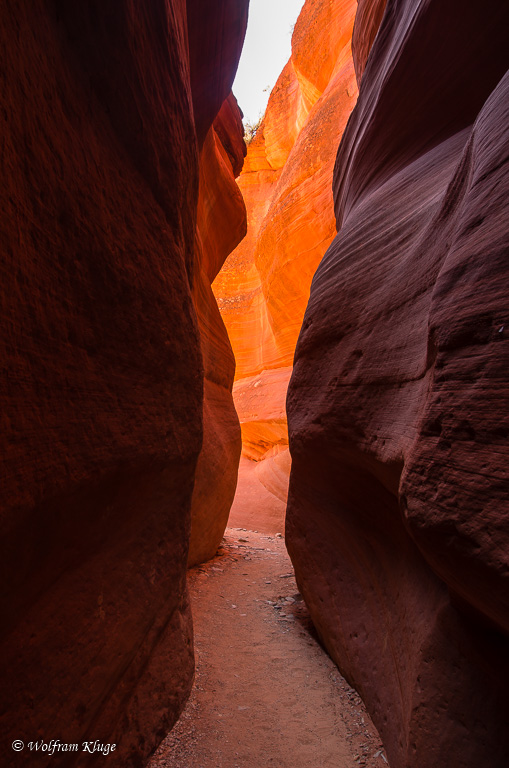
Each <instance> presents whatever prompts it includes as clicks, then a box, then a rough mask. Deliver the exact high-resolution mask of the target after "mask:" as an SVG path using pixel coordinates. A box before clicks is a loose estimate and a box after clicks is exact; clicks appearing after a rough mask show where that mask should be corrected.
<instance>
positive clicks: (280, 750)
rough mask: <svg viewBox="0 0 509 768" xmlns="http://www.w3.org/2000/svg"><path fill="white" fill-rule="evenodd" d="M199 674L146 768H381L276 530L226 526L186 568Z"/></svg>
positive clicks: (375, 742)
mask: <svg viewBox="0 0 509 768" xmlns="http://www.w3.org/2000/svg"><path fill="white" fill-rule="evenodd" d="M189 587H190V592H191V600H192V605H193V616H194V627H195V645H196V661H197V667H196V679H195V685H194V689H193V692H192V695H191V698H190V700H189V702H188V704H187V707H186V709H185V710H184V712H183V714H182V717H181V718H180V720H179V722H178V723H177V725H176V726H175V728H174V729H173V731H172V732H171V733H170V734H169V735H168V736H167V738H166V739H165V741H164V742H163V743H162V744H161V746H160V748H159V749H158V751H157V752H156V754H155V755H154V757H153V758H152V761H151V762H150V764H149V765H150V768H269V767H270V768H357V767H358V766H364V767H365V768H382V767H383V766H386V765H387V762H386V758H385V754H384V752H383V750H382V745H381V743H380V740H379V738H378V734H377V732H376V730H375V728H374V726H373V724H372V723H371V721H370V719H369V716H368V714H367V713H366V711H365V709H364V707H363V705H362V702H361V700H360V699H359V697H358V696H357V694H356V693H355V691H353V690H352V688H350V687H349V685H348V684H347V683H346V682H345V680H344V679H343V678H342V677H341V675H340V673H339V672H338V670H337V668H336V666H335V665H334V664H333V662H332V661H331V660H330V659H329V657H328V656H327V654H326V653H325V651H324V650H323V649H322V648H321V646H320V644H319V642H318V640H317V638H316V635H315V634H314V631H313V626H312V623H311V621H310V618H309V614H308V612H307V609H306V607H305V604H304V602H303V600H302V598H301V596H300V595H299V593H298V591H297V586H296V583H295V579H294V575H293V570H292V566H291V563H290V560H289V557H288V554H287V552H286V549H285V545H284V540H283V538H282V537H281V538H280V534H279V535H275V534H267V533H261V532H255V531H248V530H245V529H242V528H227V530H226V533H225V538H224V540H223V544H222V546H221V548H220V550H219V552H218V554H217V556H216V557H215V558H214V559H213V560H211V561H210V562H208V563H206V564H204V565H202V566H199V567H197V568H194V569H192V570H191V571H190V574H189Z"/></svg>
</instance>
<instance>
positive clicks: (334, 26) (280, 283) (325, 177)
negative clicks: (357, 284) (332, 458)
mask: <svg viewBox="0 0 509 768" xmlns="http://www.w3.org/2000/svg"><path fill="white" fill-rule="evenodd" d="M356 7H357V3H356V2H355V0H335V1H334V2H330V0H307V2H306V3H305V5H304V7H303V9H302V12H301V14H300V16H299V18H298V20H297V23H296V25H295V29H294V32H293V38H292V56H291V58H290V60H289V61H288V63H287V65H286V66H285V68H284V70H283V72H282V73H281V75H280V77H279V79H278V81H277V83H276V86H275V87H274V89H273V91H272V93H271V96H270V99H269V103H268V106H267V110H266V114H265V117H264V120H263V123H262V125H261V127H260V129H259V131H258V132H257V134H256V136H255V138H254V140H253V141H252V142H251V144H250V145H249V147H248V153H247V157H246V161H245V164H244V169H243V171H242V174H241V175H240V178H239V180H238V182H239V186H240V189H241V190H242V194H243V196H244V200H245V202H246V207H247V215H248V234H247V237H246V238H245V240H243V241H242V243H241V244H240V245H239V246H238V248H237V249H236V250H235V251H234V252H233V253H232V254H231V255H230V257H229V258H228V259H227V261H226V263H225V265H224V267H223V269H222V270H221V272H220V273H219V276H218V277H217V278H216V280H215V282H214V285H213V290H214V293H215V295H216V297H217V299H218V304H219V307H220V310H221V314H222V317H223V319H224V322H225V325H226V327H227V329H228V334H229V337H230V340H231V343H232V347H233V351H234V354H235V359H236V362H237V370H236V376H235V378H236V381H235V386H234V400H235V404H236V407H237V411H238V413H239V417H240V421H241V427H242V439H243V454H244V456H246V457H248V458H250V459H254V460H256V461H260V460H262V459H264V458H271V457H273V456H274V455H275V454H277V453H279V452H281V451H284V450H286V449H287V446H288V436H287V425H286V415H285V397H286V389H287V385H288V380H289V377H290V374H291V370H292V363H293V353H294V349H295V344H296V341H297V337H298V334H299V330H300V326H301V323H302V318H303V315H304V310H305V307H306V303H307V300H308V296H309V288H310V285H311V280H312V277H313V274H314V272H315V269H316V267H317V266H318V264H319V262H320V259H321V258H322V256H323V254H324V252H325V250H326V248H327V246H328V245H329V243H330V241H331V240H332V238H333V237H334V234H335V232H336V228H335V219H334V213H333V201H332V172H333V167H334V160H335V154H336V150H337V146H338V144H339V140H340V138H341V134H342V132H343V129H344V127H345V125H346V121H347V119H348V116H349V114H350V112H351V110H352V108H353V106H354V104H355V100H356V97H357V83H356V79H355V72H354V66H353V62H352V56H351V51H350V39H351V36H352V28H353V22H354V15H355V9H356ZM241 106H242V105H241ZM255 395H256V396H255ZM288 466H289V464H288ZM283 497H284V498H285V497H286V496H285V493H283Z"/></svg>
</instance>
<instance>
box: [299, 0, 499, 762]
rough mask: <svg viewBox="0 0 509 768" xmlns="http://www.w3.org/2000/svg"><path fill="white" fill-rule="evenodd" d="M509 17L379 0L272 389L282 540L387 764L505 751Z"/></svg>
mask: <svg viewBox="0 0 509 768" xmlns="http://www.w3.org/2000/svg"><path fill="white" fill-rule="evenodd" d="M360 10H362V12H363V13H366V8H365V7H361V6H360ZM368 16H369V14H368ZM508 30H509V12H508V7H507V4H506V3H503V2H496V3H493V4H492V5H491V7H490V9H489V11H488V9H487V8H486V5H485V4H483V3H481V2H477V1H476V2H471V3H468V4H467V5H465V4H461V3H458V2H453V1H452V0H448V1H447V2H436V1H435V0H428V1H427V2H424V1H418V0H413V1H410V0H397V1H395V2H391V0H389V1H388V3H387V8H386V12H385V16H384V18H383V21H382V25H381V27H380V30H379V32H378V35H377V36H376V39H375V42H374V45H373V49H372V50H371V53H370V55H369V58H368V60H367V64H366V68H365V70H364V74H363V77H362V83H361V88H360V95H359V101H358V105H357V107H356V109H355V110H354V112H353V113H352V117H351V119H350V122H349V124H348V126H347V129H346V131H345V133H344V136H343V140H342V143H341V146H340V149H339V152H338V157H337V161H336V168H335V182H334V187H335V189H334V191H335V203H336V216H337V221H338V226H339V227H340V231H339V234H338V235H337V237H336V239H335V240H334V241H333V243H332V245H331V247H330V248H329V250H328V252H327V253H326V255H325V256H324V259H323V261H322V262H321V264H320V266H319V268H318V270H317V272H316V274H315V277H314V280H313V285H312V290H311V297H310V301H309V304H308V308H307V311H306V315H305V318H304V323H303V328H302V331H301V334H300V338H299V342H298V345H297V350H296V357H295V368H294V374H293V378H292V380H291V384H290V390H289V395H288V416H289V430H290V449H291V453H292V459H293V466H292V474H291V480H290V495H289V504H288V516H287V532H286V535H287V541H288V547H289V550H290V553H291V557H292V560H293V562H294V565H295V568H296V572H297V577H298V581H299V585H300V587H301V589H302V591H303V593H304V595H305V598H306V600H307V602H308V604H309V606H310V609H311V613H312V616H313V620H314V622H315V624H316V626H317V627H318V630H319V632H320V634H321V636H322V637H323V639H324V641H325V643H326V645H327V647H328V648H329V650H330V652H331V654H332V655H333V657H334V659H335V660H336V661H337V663H338V665H339V666H340V668H341V669H342V670H343V671H344V673H345V674H346V676H347V677H348V679H349V680H350V681H351V682H352V684H353V685H355V687H356V688H357V689H358V690H359V692H360V693H361V695H362V697H363V698H364V700H365V702H366V704H367V706H368V708H369V710H370V712H371V714H372V716H373V719H374V721H375V723H376V725H377V727H378V729H379V731H380V733H381V735H382V738H383V740H384V744H385V746H386V748H387V752H388V756H389V761H390V764H391V766H392V768H436V766H440V765H444V766H454V768H478V766H480V765H482V766H483V768H505V767H506V766H507V765H508V764H509V744H508V731H507V722H508V721H509V699H508V692H507V680H508V679H509V665H508V658H509V653H508V652H509V641H508V635H509V624H508V616H509V610H508V608H509V606H508V600H509V589H508V581H509V562H508V552H509V508H508V498H509V474H508V469H507V467H508V465H509V448H508V441H507V437H508V435H509V431H508V427H509V424H508V421H507V419H508V413H509V409H508V405H509V402H508V400H509V397H508V394H509V386H508V380H507V370H508V356H509V343H508V341H507V339H508V338H509V337H508V328H509V325H508V317H507V313H508V306H509V288H508V286H509V279H508V278H509V267H508V259H507V255H508V252H509V224H508V222H509V216H508V214H509V210H508V208H509V202H508V201H509V195H508V192H509V176H508V170H507V169H508V165H507V160H508V155H509V120H508V117H509V106H508V105H509V91H508V89H509V79H508V77H506V78H505V79H504V73H505V70H506V69H507V66H508V63H509V61H508V59H509V56H508V51H509V38H508ZM358 34H359V32H358ZM373 37H374V35H373Z"/></svg>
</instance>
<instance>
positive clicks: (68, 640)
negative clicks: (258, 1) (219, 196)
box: [0, 0, 247, 766]
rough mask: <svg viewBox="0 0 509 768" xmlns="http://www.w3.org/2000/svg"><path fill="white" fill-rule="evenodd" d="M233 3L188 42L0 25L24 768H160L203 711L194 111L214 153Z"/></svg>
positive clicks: (236, 44)
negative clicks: (48, 747) (89, 756)
mask: <svg viewBox="0 0 509 768" xmlns="http://www.w3.org/2000/svg"><path fill="white" fill-rule="evenodd" d="M230 4H231V3H229V2H228V1H227V0H224V2H222V0H217V2H210V3H207V5H206V8H205V9H202V12H201V14H200V15H199V16H197V15H196V13H195V11H194V10H193V9H192V8H191V7H190V9H189V22H190V23H189V28H188V19H187V17H188V13H187V11H188V9H187V6H186V3H185V2H184V0H174V1H172V2H168V1H167V0H152V1H151V2H150V3H147V2H141V1H139V2H138V0H136V2H130V3H126V2H118V0H117V1H116V2H113V1H111V2H93V3H89V2H86V3H85V2H73V3H65V2H60V1H58V2H57V1H56V0H55V2H50V1H49V0H48V1H47V2H44V1H43V0H31V1H30V2H23V1H22V0H20V1H19V2H8V3H7V4H4V6H3V7H2V11H1V17H2V24H1V26H0V50H1V58H2V60H1V69H0V72H1V75H0V80H1V88H2V106H3V108H2V110H1V112H0V122H1V126H0V136H1V142H2V152H1V160H0V162H1V176H2V185H1V187H0V198H1V203H0V210H1V228H0V238H1V239H0V250H1V254H2V260H1V264H2V266H1V270H2V272H1V275H2V280H1V307H0V312H1V317H2V334H1V338H0V345H1V361H2V373H1V377H0V406H1V408H0V410H1V414H2V430H1V433H0V441H1V457H2V476H1V481H0V482H1V494H0V498H1V531H2V534H1V554H0V561H1V564H2V585H3V586H2V605H1V608H0V611H1V616H2V630H1V639H0V642H1V648H0V654H1V658H2V662H3V668H4V672H3V674H2V696H1V706H0V727H1V733H2V744H3V745H4V747H3V758H2V760H4V763H3V764H5V765H11V764H13V765H21V764H26V760H27V759H30V761H31V764H32V762H33V763H34V765H35V764H39V763H40V764H46V763H48V764H49V763H51V764H52V765H73V766H75V765H81V764H82V762H83V761H84V762H86V756H84V755H83V754H81V753H80V754H79V755H78V756H76V755H73V756H72V758H69V757H65V756H62V755H61V756H60V757H58V756H57V755H53V756H51V757H50V756H48V754H47V753H46V754H44V755H42V757H37V758H36V756H35V755H34V754H31V755H30V758H27V755H26V751H25V752H24V753H20V754H19V755H18V756H16V755H15V753H14V752H13V751H12V750H11V749H10V746H8V745H10V743H11V741H12V740H13V739H14V738H18V739H22V740H23V741H25V742H29V741H30V740H35V739H37V738H42V739H45V740H49V739H50V738H57V737H58V738H60V739H61V740H62V741H64V742H81V741H83V740H84V739H100V740H102V741H109V742H116V743H117V744H118V747H117V750H116V751H115V753H113V754H112V755H110V756H108V757H107V758H104V759H107V760H108V764H109V765H110V766H116V765H121V766H131V765H132V766H135V765H136V766H137V765H141V764H142V762H143V759H144V757H145V756H146V755H147V754H148V753H149V752H150V751H151V750H152V749H153V748H154V746H155V745H156V744H157V743H158V741H159V740H160V739H161V738H162V737H163V735H164V734H165V732H166V731H167V730H168V728H169V727H170V726H171V725H172V723H173V722H174V720H175V719H176V717H177V716H178V713H179V711H180V709H181V708H182V706H183V703H184V702H185V699H186V697H187V695H188V692H189V689H190V685H191V681H192V674H193V653H192V638H191V634H192V630H191V619H190V612H189V606H188V601H187V594H186V587H185V572H186V561H187V550H188V539H189V527H190V506H191V495H192V491H193V484H194V478H195V468H196V462H197V458H198V454H199V452H200V449H201V444H202V405H203V363H202V355H201V352H200V336H199V331H198V326H197V321H196V311H195V307H194V304H193V298H192V295H191V288H190V284H191V278H192V274H193V271H194V241H195V234H196V233H195V229H196V215H197V203H198V179H199V155H198V142H197V133H196V129H195V115H194V112H193V104H194V105H195V110H196V113H197V114H196V124H197V125H198V135H199V136H200V135H201V134H203V135H206V134H207V132H208V130H209V127H210V124H211V122H212V120H213V119H214V117H215V115H217V113H218V112H219V109H220V107H221V104H222V102H223V101H224V98H225V96H226V95H227V93H228V91H229V89H230V87H231V81H232V79H233V76H234V69H235V64H236V61H235V57H236V55H237V54H238V51H239V49H240V46H241V43H242V40H241V38H242V34H243V29H244V28H245V20H246V14H247V7H246V6H247V1H246V2H242V3H237V4H236V7H237V11H236V19H237V21H236V26H235V28H233V27H232V26H231V23H230V22H231V19H230V18H229V17H228V15H227V14H226V12H227V10H228V8H229V5H230ZM242 20H243V21H242ZM202 23H206V24H207V29H208V30H209V32H210V35H211V38H210V39H211V42H210V44H209V45H208V46H207V47H206V48H205V47H203V46H202V47H198V48H197V46H198V45H199V38H200V35H201V32H200V31H199V26H200V25H201V24H202ZM235 30H236V31H235ZM232 34H238V36H239V37H238V39H237V38H235V39H232V38H230V35H232ZM188 41H189V42H190V45H191V56H189V47H188ZM223 46H224V49H223ZM222 52H224V59H222ZM190 59H191V64H192V69H193V71H192V72H191V71H190ZM220 59H221V60H222V65H221V67H219V68H218V67H217V66H216V62H217V61H218V60H220ZM198 71H207V73H208V74H207V77H208V82H209V84H210V83H212V85H213V87H211V88H210V89H209V90H208V96H207V104H206V106H205V105H202V103H201V101H200V97H199V96H197V95H196V94H195V93H194V92H192V90H191V81H193V83H198V82H199V77H198V75H197V74H196V73H197V72H198ZM202 107H203V109H202Z"/></svg>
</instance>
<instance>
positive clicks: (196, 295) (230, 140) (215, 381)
mask: <svg viewBox="0 0 509 768" xmlns="http://www.w3.org/2000/svg"><path fill="white" fill-rule="evenodd" d="M243 133H244V129H243V126H242V120H241V116H240V110H239V108H238V105H237V102H236V101H235V98H234V96H233V95H232V94H231V93H230V96H229V97H228V98H227V99H226V100H225V102H224V103H223V106H222V107H221V111H220V112H219V115H218V116H217V118H216V120H215V121H214V124H213V126H212V127H211V128H210V130H209V132H208V133H207V136H206V138H205V142H204V145H203V148H202V151H201V156H200V189H199V196H198V219H197V230H196V243H195V253H196V269H195V276H194V285H193V300H194V304H195V307H196V312H197V317H198V327H199V329H200V344H201V351H202V357H203V366H204V374H205V381H204V402H203V415H204V418H203V446H202V450H201V453H200V457H199V460H198V467H197V471H196V481H195V485H194V491H193V501H192V507H191V540H190V546H189V565H190V566H192V565H196V564H197V563H200V562H203V561H205V560H207V559H210V558H211V557H213V556H214V555H215V553H216V552H217V548H218V546H219V544H220V542H221V539H222V537H223V534H224V530H225V528H226V524H227V522H228V515H229V512H230V508H231V505H232V502H233V498H234V496H235V489H236V487H237V473H238V467H239V459H240V451H241V447H242V439H241V433H240V424H239V419H238V416H237V412H236V410H235V406H234V404H233V397H232V387H233V379H234V375H235V358H234V356H233V351H232V348H231V345H230V341H229V339H228V333H227V331H226V327H225V325H224V322H223V320H222V318H221V314H220V312H219V308H218V306H217V302H216V299H215V297H214V294H213V293H212V288H211V283H212V282H213V280H214V278H215V277H216V275H217V273H218V272H219V270H220V269H221V267H222V265H223V263H224V261H225V259H226V257H227V256H228V254H229V253H231V251H233V249H234V248H235V247H236V246H237V245H238V244H239V242H240V241H241V240H242V238H243V237H244V235H245V233H246V227H247V217H246V207H245V205H244V200H243V198H242V194H241V192H240V189H239V188H238V186H237V183H236V181H235V178H234V173H235V172H236V171H239V170H240V169H241V168H242V163H243V161H244V154H245V152H246V145H245V143H244V139H243Z"/></svg>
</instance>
